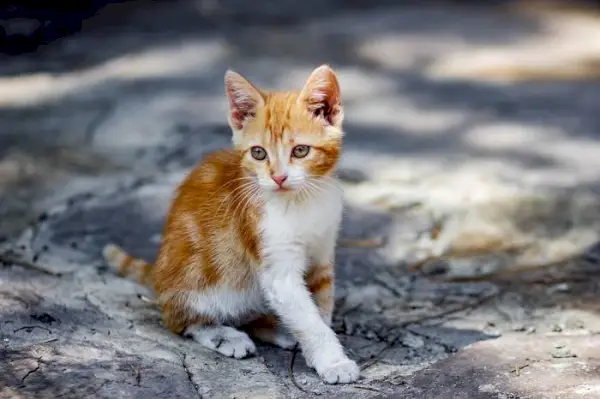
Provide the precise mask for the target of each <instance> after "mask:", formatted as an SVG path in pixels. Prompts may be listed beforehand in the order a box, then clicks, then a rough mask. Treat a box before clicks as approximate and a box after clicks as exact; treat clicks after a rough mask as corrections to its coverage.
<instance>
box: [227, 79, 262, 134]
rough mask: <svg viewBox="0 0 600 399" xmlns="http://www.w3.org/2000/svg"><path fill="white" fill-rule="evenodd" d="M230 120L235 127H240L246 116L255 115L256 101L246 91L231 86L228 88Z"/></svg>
mask: <svg viewBox="0 0 600 399" xmlns="http://www.w3.org/2000/svg"><path fill="white" fill-rule="evenodd" d="M228 96H229V107H230V112H231V121H232V123H233V124H234V126H235V127H236V129H241V128H242V127H243V126H244V122H245V121H246V120H247V119H248V118H254V117H255V116H256V106H257V101H256V100H255V99H253V98H252V97H250V96H249V95H248V94H247V93H244V92H242V91H240V90H235V89H233V88H229V89H228Z"/></svg>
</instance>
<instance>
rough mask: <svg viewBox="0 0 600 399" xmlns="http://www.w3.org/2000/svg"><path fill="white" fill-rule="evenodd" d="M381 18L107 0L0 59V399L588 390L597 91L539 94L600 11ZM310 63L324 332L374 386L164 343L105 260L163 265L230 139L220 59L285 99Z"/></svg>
mask: <svg viewBox="0 0 600 399" xmlns="http://www.w3.org/2000/svg"><path fill="white" fill-rule="evenodd" d="M391 3H392V2H381V4H380V5H379V6H378V7H377V8H373V9H360V7H359V6H360V5H357V4H354V3H351V4H350V3H349V4H347V5H345V6H341V5H340V3H339V2H335V1H326V2H319V3H318V4H317V3H315V2H314V1H312V0H310V1H303V2H301V4H298V3H297V2H291V1H286V2H283V3H280V7H271V6H266V5H265V4H266V3H257V4H253V5H252V6H250V5H245V4H241V3H239V2H233V0H224V1H218V2H208V1H197V2H194V1H187V0H181V1H177V2H168V3H167V2H148V3H145V2H142V3H137V4H136V3H133V5H132V4H121V5H119V4H116V5H111V6H109V7H107V8H106V9H105V10H104V11H103V12H102V13H101V14H100V15H99V16H97V17H96V18H94V19H91V20H90V21H88V22H86V24H85V25H84V30H83V32H82V33H81V34H79V35H75V36H71V37H67V38H65V39H63V40H61V41H59V42H56V43H53V44H51V45H49V46H47V47H45V48H43V49H41V50H40V51H39V52H38V53H36V54H32V55H24V56H20V57H18V58H10V59H5V60H3V62H2V63H0V74H1V75H2V76H0V88H2V96H1V97H0V122H1V126H2V130H1V131H0V235H2V239H0V250H1V251H0V252H2V253H4V254H5V255H6V254H7V252H8V251H10V254H11V257H13V258H15V257H16V258H18V259H19V260H21V266H19V265H15V264H12V263H8V264H6V265H4V266H3V267H1V268H0V343H1V346H0V359H2V360H3V361H2V362H0V397H2V398H4V397H7V398H13V397H14V398H56V397H65V398H84V397H86V398H87V397H90V398H104V397H105V398H113V397H138V396H139V397H142V396H143V397H147V398H154V397H157V398H158V397H170V398H179V397H182V398H184V397H185V398H189V397H202V398H234V397H235V398H311V397H315V396H321V397H327V398H328V397H342V398H366V397H373V398H375V397H398V398H413V397H414V398H424V397H427V398H447V397H457V398H462V397H465V398H467V397H468V398H510V397H514V398H572V397H581V398H594V397H597V396H598V395H599V394H600V375H599V372H600V345H598V344H597V343H598V342H599V341H600V337H599V335H598V334H599V332H600V305H599V302H598V299H597V298H599V297H600V296H599V294H600V284H599V279H598V278H597V276H598V273H599V267H600V266H598V265H599V262H598V259H600V247H599V246H598V241H599V240H598V238H599V237H598V235H599V234H600V233H599V232H600V201H599V200H598V192H599V191H598V189H599V187H600V185H599V182H600V174H599V172H598V171H599V170H600V144H599V142H598V132H599V130H598V128H599V127H600V118H599V117H598V112H597V110H598V109H597V104H598V103H599V102H600V90H598V89H599V86H600V85H599V82H598V80H597V78H596V77H595V75H594V74H587V75H586V74H585V73H579V74H573V73H571V72H570V73H571V75H569V76H570V78H569V79H567V80H564V79H563V77H560V76H559V77H554V78H552V79H545V80H544V79H537V80H534V79H532V78H531V77H530V76H531V70H532V68H533V69H535V68H538V69H541V70H542V72H543V73H546V72H544V71H546V70H547V69H548V68H550V69H552V68H554V70H559V69H560V68H562V67H563V64H561V62H562V63H566V64H569V65H579V64H581V65H583V64H585V65H587V64H588V61H589V58H590V57H593V56H594V55H597V54H598V51H599V48H598V47H597V44H598V43H600V18H598V16H597V15H596V14H590V13H583V14H582V13H578V12H560V13H557V12H554V11H549V10H542V9H540V10H537V11H536V10H531V9H510V10H507V9H494V8H490V7H475V6H472V5H468V4H467V5H465V4H462V5H456V4H454V5H444V4H436V5H427V4H415V3H414V2H406V4H398V3H396V2H393V3H394V4H391ZM581 35H585V36H586V37H589V38H590V40H589V42H586V43H585V45H584V44H582V43H581V40H579V39H580V37H581ZM594 38H597V39H598V40H593V39H594ZM324 62H329V63H331V64H332V66H333V67H334V68H335V69H336V70H337V71H338V74H339V77H340V82H341V85H342V90H343V93H344V98H345V107H346V108H345V112H346V115H347V123H346V132H347V138H346V145H345V150H344V155H343V159H342V163H341V166H340V176H341V178H342V180H343V186H344V190H345V193H346V202H347V204H346V214H345V218H344V222H343V228H342V237H341V240H340V245H339V248H338V251H337V259H338V260H337V275H338V281H337V289H336V297H337V307H336V313H335V316H334V323H333V326H334V328H335V331H336V332H337V333H338V335H339V337H340V339H341V341H342V343H343V344H344V346H345V347H346V348H347V349H348V352H349V355H350V356H351V357H352V358H353V359H356V360H357V361H359V362H360V364H361V365H362V367H363V372H362V378H361V380H360V381H358V382H357V383H356V384H349V385H344V386H330V385H325V384H323V383H322V382H321V381H320V380H319V378H318V377H317V375H316V374H315V373H314V372H313V371H311V370H310V369H308V367H307V366H306V364H305V363H304V360H303V359H302V357H301V355H300V356H297V358H296V359H295V364H294V368H293V375H294V378H295V380H296V382H297V385H298V386H299V387H300V388H299V387H298V386H296V385H295V384H294V383H293V382H292V380H291V378H290V375H289V373H290V370H289V368H290V362H291V359H292V352H290V351H284V350H281V349H277V348H273V347H270V346H267V345H259V346H258V355H257V356H256V357H252V358H249V359H244V360H235V359H228V358H224V357H222V356H220V355H218V354H215V353H213V352H210V351H208V350H206V349H204V348H201V347H199V346H198V345H195V344H194V343H193V342H191V341H190V340H187V339H183V338H181V337H175V336H173V335H171V334H169V333H168V332H167V331H166V330H165V329H164V328H163V327H162V326H161V325H160V322H159V314H158V311H157V310H156V309H155V308H154V307H153V306H152V303H151V298H152V294H151V293H150V292H148V291H147V290H146V289H145V288H143V287H141V286H139V285H136V284H135V283H133V282H131V281H128V280H123V279H120V278H118V277H116V276H114V275H113V274H112V273H111V272H109V271H108V270H107V268H106V265H104V264H103V262H102V260H101V256H100V250H101V248H102V246H103V245H104V244H105V243H106V242H108V241H117V242H119V243H121V244H122V245H123V247H124V248H126V249H127V250H128V251H130V252H131V253H133V254H135V255H137V256H143V257H144V258H146V259H148V260H152V259H153V256H154V254H155V252H156V249H157V244H158V239H159V238H160V231H161V226H162V222H163V220H164V216H165V212H166V207H167V206H168V202H169V199H170V197H171V195H172V191H173V189H174V187H175V186H176V185H177V183H178V182H179V181H180V180H181V179H182V178H183V176H184V175H185V173H186V172H187V171H188V170H189V168H191V166H192V165H193V164H194V163H195V162H196V161H197V160H198V158H199V157H200V156H202V154H204V153H206V152H209V151H212V150H214V149H216V148H219V147H222V146H226V145H228V140H229V134H230V133H229V130H228V128H227V126H226V121H225V117H224V116H225V106H226V104H225V98H224V95H223V87H222V75H223V73H224V71H225V69H226V68H227V67H232V68H233V69H236V70H238V71H239V72H241V73H243V74H244V75H246V76H248V77H249V78H250V79H251V80H253V81H255V82H256V83H257V84H259V85H264V86H268V87H272V88H274V87H278V88H280V87H290V86H294V87H295V86H298V85H299V84H301V82H302V80H303V79H304V78H305V77H306V75H307V74H308V73H309V72H310V70H311V69H312V68H314V67H315V66H317V65H318V64H321V63H324ZM544 68H546V69H544ZM524 70H527V71H529V72H527V73H524V72H523V71H524ZM523 76H525V77H527V76H529V78H527V79H529V80H527V79H525V78H524V77H523ZM524 79H525V80H524ZM31 264H34V265H37V266H38V268H37V269H36V268H33V267H30V266H31ZM40 267H43V268H44V270H41V269H40ZM48 270H50V271H51V272H52V273H48ZM148 298H150V301H149V300H148Z"/></svg>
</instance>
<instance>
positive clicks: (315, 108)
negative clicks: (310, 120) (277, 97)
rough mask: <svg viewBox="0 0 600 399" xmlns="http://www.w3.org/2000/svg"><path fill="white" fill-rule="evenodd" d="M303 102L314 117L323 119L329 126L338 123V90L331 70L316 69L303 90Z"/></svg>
mask: <svg viewBox="0 0 600 399" xmlns="http://www.w3.org/2000/svg"><path fill="white" fill-rule="evenodd" d="M304 101H305V102H306V105H307V108H308V110H309V112H311V113H313V114H314V115H315V117H317V118H323V119H324V120H325V121H326V122H327V123H328V124H330V125H336V124H338V123H339V122H340V118H339V116H340V115H341V109H342V104H341V98H340V89H339V84H338V82H337V79H336V77H335V75H334V74H333V72H332V71H331V70H329V69H327V70H323V69H322V68H318V69H317V70H316V71H315V72H313V74H312V75H311V76H310V78H309V80H308V82H307V84H306V86H305V89H304Z"/></svg>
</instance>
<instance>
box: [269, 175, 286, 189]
mask: <svg viewBox="0 0 600 399" xmlns="http://www.w3.org/2000/svg"><path fill="white" fill-rule="evenodd" d="M271 177H272V178H273V180H274V181H275V183H277V185H278V186H279V187H281V185H282V184H283V182H285V181H286V180H287V175H281V176H271Z"/></svg>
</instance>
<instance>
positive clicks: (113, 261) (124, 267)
mask: <svg viewBox="0 0 600 399" xmlns="http://www.w3.org/2000/svg"><path fill="white" fill-rule="evenodd" d="M102 255H103V256H104V259H105V260H106V263H108V264H109V265H110V266H111V267H112V268H113V269H114V270H115V271H116V272H117V273H118V274H119V275H120V276H122V277H132V278H134V279H135V280H136V281H137V282H138V283H140V284H144V285H149V284H150V270H151V269H152V265H151V264H150V263H148V262H146V261H145V260H143V259H137V258H134V257H132V256H131V255H129V254H128V253H127V252H125V251H124V250H123V249H121V248H119V247H118V246H116V245H114V244H108V245H107V246H105V247H104V249H103V250H102Z"/></svg>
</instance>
